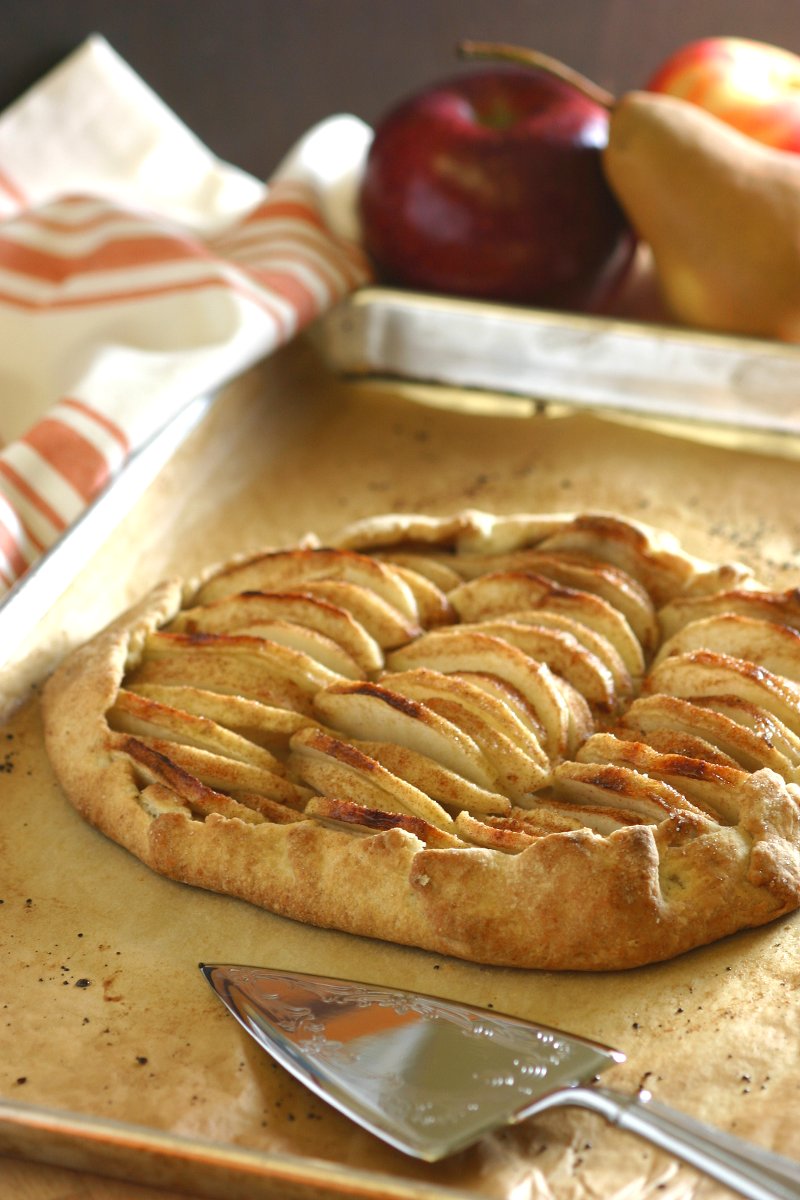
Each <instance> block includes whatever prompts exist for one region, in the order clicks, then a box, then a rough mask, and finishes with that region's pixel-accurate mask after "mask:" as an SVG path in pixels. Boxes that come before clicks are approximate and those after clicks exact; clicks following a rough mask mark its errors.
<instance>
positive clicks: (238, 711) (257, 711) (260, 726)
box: [126, 681, 315, 745]
mask: <svg viewBox="0 0 800 1200" xmlns="http://www.w3.org/2000/svg"><path fill="white" fill-rule="evenodd" d="M126 682H127V681H126ZM135 691H136V694H137V695H139V696H144V697H145V698H146V699H149V700H156V701H158V703H160V704H166V705H169V706H170V707H171V708H177V709H180V711H181V712H185V713H191V714H193V715H194V716H198V717H208V718H209V719H210V720H212V721H216V722H217V724H219V725H224V726H226V728H228V729H231V730H233V732H234V733H238V734H240V735H241V736H242V737H246V738H247V739H248V740H249V741H252V742H256V743H258V744H259V745H263V744H264V743H265V742H267V743H278V744H281V743H286V742H287V741H288V739H289V737H290V736H291V735H292V734H293V733H296V732H297V730H298V729H302V728H303V727H304V726H306V725H314V724H315V722H314V721H313V720H312V718H311V717H307V716H304V715H303V714H302V713H298V712H293V711H292V710H291V709H288V708H274V707H273V706H272V705H269V704H262V703H261V702H260V701H259V700H247V699H245V697H244V696H232V695H223V694H222V693H220V692H210V691H208V690H207V689H206V688H199V687H190V686H188V685H181V684H168V683H139V684H137V685H136V688H135Z"/></svg>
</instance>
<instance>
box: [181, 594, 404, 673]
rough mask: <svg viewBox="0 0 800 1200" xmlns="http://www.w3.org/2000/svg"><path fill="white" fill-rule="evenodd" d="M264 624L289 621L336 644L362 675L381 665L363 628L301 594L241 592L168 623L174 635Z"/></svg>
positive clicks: (185, 612)
mask: <svg viewBox="0 0 800 1200" xmlns="http://www.w3.org/2000/svg"><path fill="white" fill-rule="evenodd" d="M267 621H289V622H293V623H296V624H298V625H302V626H304V627H305V628H306V629H310V630H315V631H316V632H317V633H320V634H322V635H323V636H324V637H326V638H329V639H330V640H331V641H332V642H335V643H336V644H337V645H339V646H341V648H342V649H343V650H344V651H345V652H346V653H347V654H348V655H349V656H350V657H351V658H352V659H353V660H354V661H355V662H357V663H358V665H359V669H360V670H361V671H363V672H369V671H377V670H379V669H380V667H381V666H382V665H383V654H382V653H381V648H380V646H379V645H378V643H377V642H376V641H375V639H374V638H373V637H371V636H370V634H369V633H367V631H366V629H365V628H364V626H363V625H361V624H360V623H359V622H358V621H357V620H355V618H354V617H353V616H352V615H351V613H350V612H348V611H347V609H346V608H342V607H340V606H339V605H337V604H331V603H330V602H329V601H327V600H323V599H322V598H320V597H315V596H311V595H309V594H307V593H304V592H244V593H242V594H241V595H235V596H226V597H225V598H224V599H222V600H216V601H214V602H213V603H212V604H209V605H207V606H205V607H202V606H201V607H198V608H189V609H184V610H183V611H182V612H180V613H178V615H177V617H176V618H175V620H173V621H172V622H171V623H170V626H169V631H170V632H175V633H241V632H242V631H243V630H245V629H247V628H249V627H252V626H254V625H258V624H262V623H263V622H267Z"/></svg>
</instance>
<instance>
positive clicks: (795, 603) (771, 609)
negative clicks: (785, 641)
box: [658, 587, 800, 640]
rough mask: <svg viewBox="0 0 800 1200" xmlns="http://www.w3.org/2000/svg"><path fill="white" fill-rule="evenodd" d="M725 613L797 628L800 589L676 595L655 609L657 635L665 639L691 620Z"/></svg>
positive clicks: (739, 589) (743, 590) (799, 614)
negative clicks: (658, 632)
mask: <svg viewBox="0 0 800 1200" xmlns="http://www.w3.org/2000/svg"><path fill="white" fill-rule="evenodd" d="M728 613H736V614H738V615H739V616H742V617H751V618H753V619H756V620H761V621H773V622H774V623H775V624H776V625H789V626H790V627H791V628H792V629H800V590H798V589H797V588H790V589H789V590H788V591H785V592H771V591H767V590H766V589H761V588H757V587H752V588H748V587H740V588H732V589H729V590H726V591H723V592H720V593H718V594H716V595H701V596H697V595H691V596H677V597H676V598H675V599H674V600H672V601H671V602H670V603H669V604H666V605H664V607H663V608H662V609H660V610H659V614H658V619H659V622H660V624H661V635H662V637H663V638H664V639H665V640H666V639H667V638H671V637H673V636H674V635H675V634H676V633H677V632H678V630H680V629H683V627H684V626H685V625H688V624H690V622H692V621H701V620H703V619H705V618H706V617H718V616H723V615H725V614H728Z"/></svg>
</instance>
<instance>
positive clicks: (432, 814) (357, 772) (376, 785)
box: [290, 729, 453, 829]
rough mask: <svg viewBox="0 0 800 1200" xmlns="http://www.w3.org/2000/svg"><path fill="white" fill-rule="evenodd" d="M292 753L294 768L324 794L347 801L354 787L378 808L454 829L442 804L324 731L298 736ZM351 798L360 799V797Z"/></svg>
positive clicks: (355, 748) (293, 740) (294, 738)
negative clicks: (373, 801) (370, 799)
mask: <svg viewBox="0 0 800 1200" xmlns="http://www.w3.org/2000/svg"><path fill="white" fill-rule="evenodd" d="M290 752H291V759H290V762H291V765H292V766H293V768H294V769H295V770H296V771H297V772H298V774H299V775H300V777H301V778H302V779H303V780H305V782H306V783H309V784H311V786H313V787H316V788H317V789H318V790H319V791H321V792H325V793H327V794H333V795H338V796H345V797H348V788H352V787H354V786H355V787H357V788H358V789H359V791H363V790H364V789H365V790H366V794H367V795H369V796H374V797H375V801H376V803H375V805H374V806H375V807H378V808H384V809H388V810H389V811H391V812H405V813H409V814H410V815H411V816H414V817H421V818H422V819H423V820H425V821H429V822H430V823H431V824H432V825H436V826H437V827H438V828H439V829H450V828H452V825H453V818H452V817H451V816H450V814H449V813H447V812H446V811H445V810H444V809H443V808H442V806H441V804H437V803H436V801H435V800H432V799H431V798H430V796H426V795H425V793H424V792H422V791H420V789H419V788H416V787H414V786H413V784H410V783H408V782H407V781H406V780H405V779H401V778H400V777H399V776H397V775H394V774H393V773H392V772H391V771H389V770H387V769H386V767H384V766H383V765H382V764H381V763H380V762H378V760H377V759H375V758H371V757H370V756H369V755H368V754H365V753H364V751H363V750H360V749H358V748H357V747H355V746H353V745H351V744H350V743H348V742H343V741H341V740H340V739H339V738H335V737H332V736H331V735H330V734H328V733H325V732H324V731H323V730H321V729H304V730H301V731H300V732H299V733H297V734H295V736H294V737H293V738H292V741H291V745H290ZM320 784H323V786H320ZM348 798H355V799H358V795H356V796H355V797H352V796H350V797H348Z"/></svg>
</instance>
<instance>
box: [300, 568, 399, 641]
mask: <svg viewBox="0 0 800 1200" xmlns="http://www.w3.org/2000/svg"><path fill="white" fill-rule="evenodd" d="M303 593H304V595H306V596H310V597H313V598H315V599H318V600H324V601H327V602H328V603H330V604H335V605H336V606H337V607H340V608H343V609H345V610H346V611H347V612H348V613H349V614H350V615H351V617H352V618H353V620H355V621H357V622H358V623H359V624H360V625H362V626H363V628H364V629H365V630H366V631H367V633H368V634H369V635H370V637H371V638H373V640H374V641H375V642H377V643H378V645H379V646H380V647H381V648H382V649H384V650H387V649H390V648H391V647H393V646H402V645H404V644H405V643H406V642H410V641H411V640H412V638H415V637H418V636H419V634H420V633H421V632H422V630H421V626H420V625H419V624H418V623H417V622H416V621H410V620H408V618H406V617H404V616H403V614H402V613H400V612H398V610H397V609H396V608H392V606H391V605H390V604H387V603H386V601H385V600H383V599H382V598H381V597H380V596H378V595H376V593H375V592H371V591H370V590H369V588H366V587H362V586H361V585H360V584H357V583H348V582H347V581H346V580H339V579H319V580H317V579H312V580H310V581H309V582H308V583H304V584H303Z"/></svg>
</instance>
